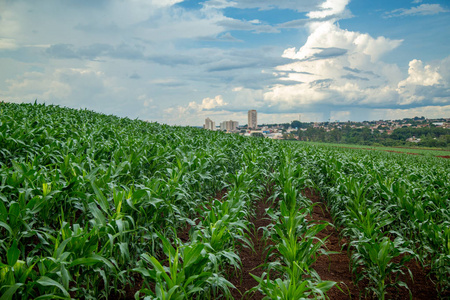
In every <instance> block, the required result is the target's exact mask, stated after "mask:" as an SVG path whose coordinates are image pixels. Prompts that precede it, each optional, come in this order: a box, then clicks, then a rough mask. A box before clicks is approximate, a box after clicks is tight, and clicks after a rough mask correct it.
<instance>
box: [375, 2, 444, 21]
mask: <svg viewBox="0 0 450 300" xmlns="http://www.w3.org/2000/svg"><path fill="white" fill-rule="evenodd" d="M413 3H418V2H413ZM444 12H449V10H446V9H444V8H443V7H442V6H441V5H440V4H421V5H419V6H415V7H411V8H409V9H407V8H400V9H395V10H393V11H390V12H387V13H385V15H384V16H385V17H387V18H391V17H400V16H427V15H436V14H439V13H444Z"/></svg>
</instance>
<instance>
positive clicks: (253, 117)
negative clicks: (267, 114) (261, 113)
mask: <svg viewBox="0 0 450 300" xmlns="http://www.w3.org/2000/svg"><path fill="white" fill-rule="evenodd" d="M257 127H258V119H257V113H256V110H254V109H252V110H249V111H248V128H249V129H250V128H251V129H256V128H257Z"/></svg>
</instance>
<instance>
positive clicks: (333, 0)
mask: <svg viewBox="0 0 450 300" xmlns="http://www.w3.org/2000/svg"><path fill="white" fill-rule="evenodd" d="M349 1H350V0H326V1H325V2H323V3H322V4H321V5H320V9H319V10H316V11H311V12H309V13H308V14H307V16H308V17H309V18H311V19H323V18H327V17H330V16H339V15H341V14H342V13H344V11H345V8H346V6H347V4H348V3H349Z"/></svg>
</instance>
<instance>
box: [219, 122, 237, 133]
mask: <svg viewBox="0 0 450 300" xmlns="http://www.w3.org/2000/svg"><path fill="white" fill-rule="evenodd" d="M238 126H239V122H237V121H232V120H230V121H223V122H222V123H220V130H226V131H235V130H236V129H237V127H238Z"/></svg>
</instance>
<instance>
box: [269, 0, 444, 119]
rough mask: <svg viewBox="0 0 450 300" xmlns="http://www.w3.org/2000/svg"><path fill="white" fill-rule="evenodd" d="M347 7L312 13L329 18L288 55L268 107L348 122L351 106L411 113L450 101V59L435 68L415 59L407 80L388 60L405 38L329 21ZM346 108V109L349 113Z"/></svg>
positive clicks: (331, 2)
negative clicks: (377, 34) (385, 58)
mask: <svg viewBox="0 0 450 300" xmlns="http://www.w3.org/2000/svg"><path fill="white" fill-rule="evenodd" d="M346 3H347V2H346V1H341V0H328V1H326V2H324V4H323V8H325V7H329V9H328V10H326V9H324V10H322V11H321V12H319V13H317V14H316V12H312V13H314V14H312V13H311V14H310V17H314V18H316V19H317V18H320V17H323V18H324V20H323V21H319V20H315V21H314V22H312V23H310V24H309V25H308V26H309V30H310V34H309V36H308V39H307V41H306V43H305V44H304V45H303V46H302V47H301V48H300V49H297V48H288V49H286V50H285V51H284V53H283V57H285V58H289V59H291V60H292V63H289V64H284V65H280V66H278V67H277V68H276V70H277V72H275V75H276V77H277V78H278V79H279V84H277V85H275V86H273V87H272V88H270V90H269V91H267V92H266V93H264V97H263V99H264V104H265V106H266V107H268V108H271V109H273V111H278V112H280V113H281V112H286V111H289V110H296V109H297V110H301V111H305V112H307V111H317V110H322V111H323V112H324V118H325V119H328V118H334V119H338V118H339V119H342V118H343V117H347V118H349V116H348V112H349V110H348V107H352V108H353V109H364V108H368V107H373V108H388V107H390V108H392V107H398V108H401V107H404V108H405V109H407V106H409V108H408V109H411V106H413V107H422V106H429V105H438V104H440V105H442V104H449V103H450V71H447V68H450V57H448V58H446V59H444V60H442V61H436V62H434V63H433V64H424V63H422V61H420V60H412V61H411V62H410V65H409V71H408V76H405V75H404V74H403V73H402V71H401V70H400V68H399V67H398V66H397V65H396V64H389V63H386V62H384V61H383V56H384V55H385V54H386V53H389V52H390V51H392V50H393V49H395V48H397V47H398V46H399V45H401V43H402V40H391V39H388V38H386V37H383V36H380V37H376V38H375V37H372V36H370V35H369V34H367V33H360V32H356V31H349V30H344V29H341V28H340V27H339V25H338V24H337V23H336V20H329V19H327V18H326V17H327V16H329V15H334V14H338V13H339V12H342V11H344V10H345V5H346ZM327 13H328V14H329V15H327ZM447 66H448V67H447ZM341 107H342V108H347V109H345V110H342V111H343V112H345V115H342V114H344V113H343V112H342V111H341V110H340V109H339V108H341ZM352 117H354V116H352Z"/></svg>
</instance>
